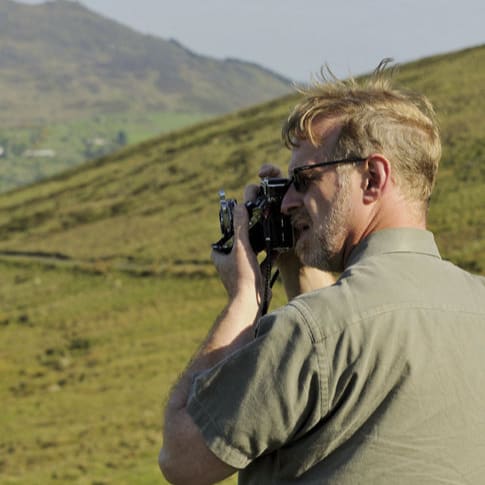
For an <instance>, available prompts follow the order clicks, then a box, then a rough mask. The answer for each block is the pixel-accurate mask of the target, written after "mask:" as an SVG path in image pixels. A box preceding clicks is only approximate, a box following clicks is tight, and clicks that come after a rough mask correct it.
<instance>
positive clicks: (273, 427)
mask: <svg viewBox="0 0 485 485" xmlns="http://www.w3.org/2000/svg"><path fill="white" fill-rule="evenodd" d="M319 347H320V346H319V345H318V343H316V342H315V340H314V338H313V336H312V333H311V332H310V330H309V327H308V326H307V325H306V323H305V319H304V318H303V317H302V315H301V313H300V312H299V311H298V309H297V308H295V307H292V306H291V305H287V306H286V307H283V308H282V309H281V310H279V311H277V312H273V313H272V314H270V315H267V316H266V317H264V318H263V319H261V321H260V322H259V327H258V331H257V334H256V337H255V338H254V340H253V341H252V342H250V343H249V344H247V345H246V346H244V347H243V348H241V349H240V350H238V351H237V352H235V353H234V354H232V355H231V356H229V357H228V358H226V359H225V360H223V361H222V362H220V363H219V364H217V365H216V366H215V367H213V368H211V369H209V370H207V371H205V372H204V373H202V374H199V375H198V376H197V377H196V378H195V380H194V383H193V386H192V390H191V395H190V397H189V404H188V411H189V414H190V415H191V417H192V419H193V420H194V422H195V423H196V425H197V426H198V427H199V428H200V430H201V432H202V435H203V436H204V439H205V441H206V443H207V445H208V446H209V448H210V449H211V450H212V452H213V453H214V454H215V455H216V456H217V457H218V458H219V459H221V460H222V461H224V462H225V463H227V464H228V465H230V466H233V467H235V468H239V469H241V468H245V467H246V466H247V465H248V464H249V463H251V462H252V461H253V460H254V459H256V458H257V457H259V456H261V455H262V454H265V453H268V452H271V451H273V450H275V449H278V448H281V447H282V446H284V444H286V443H289V442H291V441H292V440H294V439H297V438H298V437H299V436H300V435H301V434H303V433H305V432H307V431H308V430H309V429H311V427H312V426H314V425H315V423H317V422H318V421H319V420H320V418H321V414H322V409H323V406H322V402H323V400H324V396H322V388H323V387H324V386H322V382H321V379H322V374H321V372H320V370H321V367H322V362H321V355H320V351H319Z"/></svg>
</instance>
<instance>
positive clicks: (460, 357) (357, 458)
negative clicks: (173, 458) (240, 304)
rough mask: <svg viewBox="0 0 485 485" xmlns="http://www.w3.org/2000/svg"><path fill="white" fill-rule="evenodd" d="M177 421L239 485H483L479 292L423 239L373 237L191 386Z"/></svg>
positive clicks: (406, 234) (484, 404) (416, 235)
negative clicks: (336, 273)
mask: <svg viewBox="0 0 485 485" xmlns="http://www.w3.org/2000/svg"><path fill="white" fill-rule="evenodd" d="M189 412H190V414H191V416H192V418H193V420H194V421H195V423H196V424H197V426H198V427H199V428H200V430H201V432H202V434H203V436H204V439H205V440H206V442H207V445H208V446H209V447H210V449H211V450H212V451H213V452H214V453H215V455H217V456H218V457H219V458H220V459H221V460H222V461H224V462H225V463H227V464H229V465H231V466H233V467H236V468H238V469H241V471H240V473H239V482H240V483H242V484H258V485H266V484H300V483H301V484H338V485H345V484H352V485H355V484H371V485H380V484H383V485H384V484H385V485H388V484H392V485H398V484H409V485H426V484H444V483H446V484H483V483H485V278H482V277H478V276H473V275H471V274H469V273H467V272H465V271H463V270H461V269H459V268H458V267H456V266H454V265H452V264H451V263H448V262H445V261H443V260H442V259H441V258H440V255H439V252H438V249H437V247H436V245H435V243H434V239H433V235H432V234H431V233H430V232H427V231H423V230H417V229H387V230H383V231H379V232H376V233H374V234H373V235H371V236H370V237H368V238H367V239H366V240H364V241H363V242H361V243H360V244H359V245H358V246H357V247H356V248H355V249H354V250H353V252H352V254H351V257H350V260H349V264H348V266H347V268H346V270H345V272H344V273H343V274H342V275H341V277H340V278H339V280H338V281H337V283H336V284H335V285H333V286H331V287H328V288H324V289H321V290H317V291H314V292H311V293H307V294H304V295H301V296H299V297H298V298H296V299H294V300H292V301H291V302H290V303H289V304H288V305H286V306H284V307H282V308H281V309H279V310H277V311H275V312H273V313H271V314H269V315H267V316H265V317H263V318H262V319H261V320H260V322H259V325H258V329H257V332H256V336H255V338H254V340H253V341H252V342H250V343H249V344H247V345H246V346H245V347H243V348H242V349H240V350H239V351H237V352H236V353H234V354H233V355H231V356H230V357H228V358H227V359H226V360H224V361H223V362H221V363H219V364H218V365H217V366H216V367H214V368H212V369H210V370H208V371H206V372H204V373H202V374H200V375H199V376H197V378H196V379H195V380H194V383H193V387H192V392H191V396H190V399H189Z"/></svg>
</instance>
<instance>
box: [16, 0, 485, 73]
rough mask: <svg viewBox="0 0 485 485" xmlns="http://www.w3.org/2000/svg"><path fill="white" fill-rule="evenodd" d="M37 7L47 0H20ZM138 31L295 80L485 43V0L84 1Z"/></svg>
mask: <svg viewBox="0 0 485 485" xmlns="http://www.w3.org/2000/svg"><path fill="white" fill-rule="evenodd" d="M17 1H18V2H19V3H29V4H38V3H44V1H45V0H17ZM80 3H81V4H83V5H85V6H86V7H88V8H89V9H90V10H93V11H95V12H98V13H100V14H102V15H104V16H106V17H109V18H111V19H114V20H117V21H119V22H121V23H123V24H125V25H128V26H130V27H132V28H133V29H135V30H137V31H139V32H142V33H149V34H153V35H156V36H157V37H161V38H163V39H169V38H173V39H175V40H177V41H178V42H180V43H181V44H182V45H183V46H184V47H186V48H188V49H190V50H191V51H193V52H195V53H197V54H202V55H206V56H210V57H215V58H218V59H223V58H226V57H233V58H237V59H241V60H244V61H250V62H256V63H257V64H260V65H262V66H264V67H266V68H268V69H271V70H273V71H275V72H277V73H279V74H282V75H284V76H286V77H288V78H290V79H293V80H297V81H303V82H305V81H308V80H310V78H311V76H312V74H315V73H318V71H319V70H320V67H321V66H322V65H323V64H325V63H328V64H329V66H330V68H331V69H332V70H333V71H334V73H335V74H337V75H338V76H341V77H346V76H348V75H350V74H353V75H357V74H362V73H365V72H369V71H371V70H372V69H373V68H374V67H375V66H376V65H377V64H378V63H379V61H380V60H381V59H383V58H384V57H392V58H394V60H395V62H397V63H405V62H407V61H410V60H415V59H419V58H422V57H426V56H429V55H434V54H438V53H445V52H450V51H455V50H459V49H462V48H465V47H472V46H477V45H482V44H485V27H484V24H485V0H340V1H339V0H334V1H329V0H80Z"/></svg>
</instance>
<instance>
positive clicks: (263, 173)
mask: <svg viewBox="0 0 485 485" xmlns="http://www.w3.org/2000/svg"><path fill="white" fill-rule="evenodd" d="M258 175H259V176H260V177H261V178H264V177H273V178H274V177H281V170H280V169H279V168H278V167H277V166H276V165H272V164H270V163H265V164H264V165H262V166H261V168H260V169H259V172H258Z"/></svg>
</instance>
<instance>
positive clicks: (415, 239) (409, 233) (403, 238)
mask: <svg viewBox="0 0 485 485" xmlns="http://www.w3.org/2000/svg"><path fill="white" fill-rule="evenodd" d="M390 253H420V254H427V255H428V256H433V257H435V258H440V259H441V256H440V253H439V250H438V247H437V246H436V243H435V240H434V236H433V233H431V232H430V231H426V230H424V229H414V228H408V227H402V228H393V229H382V230H380V231H377V232H374V233H372V234H371V235H369V236H367V237H366V238H365V239H364V240H363V241H361V242H360V243H359V244H358V245H357V246H355V247H354V249H352V252H351V253H350V256H349V259H348V261H347V264H346V268H348V267H349V266H351V265H353V264H355V263H356V262H357V261H360V260H361V259H363V258H368V257H371V256H377V255H379V254H390Z"/></svg>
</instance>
